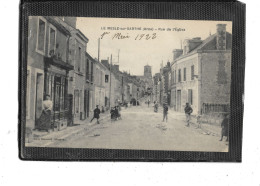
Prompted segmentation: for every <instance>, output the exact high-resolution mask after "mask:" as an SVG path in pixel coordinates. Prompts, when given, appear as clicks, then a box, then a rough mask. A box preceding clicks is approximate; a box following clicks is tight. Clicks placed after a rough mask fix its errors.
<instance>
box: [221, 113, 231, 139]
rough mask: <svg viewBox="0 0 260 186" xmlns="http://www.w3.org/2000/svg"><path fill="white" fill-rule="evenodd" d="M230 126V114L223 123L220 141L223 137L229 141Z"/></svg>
mask: <svg viewBox="0 0 260 186" xmlns="http://www.w3.org/2000/svg"><path fill="white" fill-rule="evenodd" d="M228 124H229V114H226V115H225V117H224V119H223V121H222V123H221V128H222V129H221V138H220V140H219V141H222V140H223V136H226V137H227V139H226V141H228Z"/></svg>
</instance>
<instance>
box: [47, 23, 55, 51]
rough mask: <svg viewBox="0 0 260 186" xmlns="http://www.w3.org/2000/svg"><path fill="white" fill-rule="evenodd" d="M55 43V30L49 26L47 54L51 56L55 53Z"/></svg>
mask: <svg viewBox="0 0 260 186" xmlns="http://www.w3.org/2000/svg"><path fill="white" fill-rule="evenodd" d="M55 45H56V30H55V28H53V27H52V26H50V30H49V56H53V55H54V54H55V49H56V47H55Z"/></svg>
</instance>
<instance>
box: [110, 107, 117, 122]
mask: <svg viewBox="0 0 260 186" xmlns="http://www.w3.org/2000/svg"><path fill="white" fill-rule="evenodd" d="M110 115H111V122H112V120H115V119H116V115H115V107H111V110H110Z"/></svg>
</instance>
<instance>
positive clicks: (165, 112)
mask: <svg viewBox="0 0 260 186" xmlns="http://www.w3.org/2000/svg"><path fill="white" fill-rule="evenodd" d="M164 119H165V120H166V123H167V121H168V106H167V104H166V103H164V104H163V122H164Z"/></svg>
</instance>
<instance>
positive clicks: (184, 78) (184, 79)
mask: <svg viewBox="0 0 260 186" xmlns="http://www.w3.org/2000/svg"><path fill="white" fill-rule="evenodd" d="M183 81H186V68H184V69H183Z"/></svg>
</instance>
